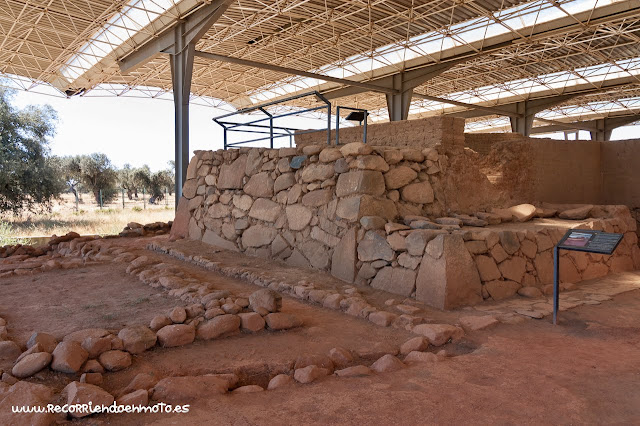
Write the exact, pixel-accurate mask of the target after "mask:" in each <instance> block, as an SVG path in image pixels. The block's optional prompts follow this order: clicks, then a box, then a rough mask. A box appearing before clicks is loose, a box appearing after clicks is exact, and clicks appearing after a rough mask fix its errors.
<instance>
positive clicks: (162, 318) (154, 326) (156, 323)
mask: <svg viewBox="0 0 640 426" xmlns="http://www.w3.org/2000/svg"><path fill="white" fill-rule="evenodd" d="M171 324H173V322H172V321H171V320H170V319H169V317H168V316H166V315H156V316H155V317H153V319H152V320H151V324H150V325H149V328H151V330H153V331H158V330H160V329H161V328H162V327H164V326H166V325H171Z"/></svg>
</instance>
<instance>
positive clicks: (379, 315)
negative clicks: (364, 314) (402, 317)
mask: <svg viewBox="0 0 640 426" xmlns="http://www.w3.org/2000/svg"><path fill="white" fill-rule="evenodd" d="M397 317H398V315H396V314H392V313H391V312H386V311H376V312H371V313H370V314H369V321H371V322H372V323H374V324H376V325H379V326H380V327H389V326H390V325H391V324H392V323H393V321H394V320H395V319H396V318H397Z"/></svg>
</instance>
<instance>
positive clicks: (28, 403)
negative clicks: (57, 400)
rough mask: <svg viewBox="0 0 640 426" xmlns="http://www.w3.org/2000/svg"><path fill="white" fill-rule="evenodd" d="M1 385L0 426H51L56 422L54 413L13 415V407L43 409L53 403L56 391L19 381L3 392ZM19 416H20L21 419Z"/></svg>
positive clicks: (0, 385)
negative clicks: (1, 425)
mask: <svg viewBox="0 0 640 426" xmlns="http://www.w3.org/2000/svg"><path fill="white" fill-rule="evenodd" d="M3 384H4V383H0V424H3V425H38V426H40V425H50V424H55V423H56V420H55V417H54V415H53V414H52V413H46V412H44V413H33V412H32V413H28V414H26V413H22V414H19V415H17V414H14V413H12V410H11V407H20V406H25V407H42V408H43V409H46V406H47V404H49V403H50V402H52V399H53V397H54V390H53V389H52V388H50V387H48V386H44V385H40V384H36V383H30V382H27V381H24V380H23V381H19V382H17V383H15V384H13V385H12V386H11V387H10V388H9V389H8V390H7V391H6V392H4V393H3V392H2V385H3ZM17 416H20V417H19V419H18V418H17Z"/></svg>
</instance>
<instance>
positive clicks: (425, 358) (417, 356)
mask: <svg viewBox="0 0 640 426" xmlns="http://www.w3.org/2000/svg"><path fill="white" fill-rule="evenodd" d="M404 362H408V363H433V362H438V356H437V355H436V354H433V353H431V352H418V351H413V352H409V354H408V355H407V356H406V357H405V358H404Z"/></svg>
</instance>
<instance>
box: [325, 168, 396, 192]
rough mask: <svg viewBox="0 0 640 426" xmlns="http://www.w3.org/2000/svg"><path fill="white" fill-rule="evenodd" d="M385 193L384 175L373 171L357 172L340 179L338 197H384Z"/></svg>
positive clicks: (342, 175)
mask: <svg viewBox="0 0 640 426" xmlns="http://www.w3.org/2000/svg"><path fill="white" fill-rule="evenodd" d="M384 191H385V184H384V177H383V176H382V173H380V172H376V171H372V170H357V171H352V172H348V173H342V174H341V175H340V176H339V177H338V184H337V186H336V195H337V196H338V197H346V196H348V195H355V194H369V195H382V194H384Z"/></svg>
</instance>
